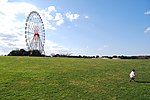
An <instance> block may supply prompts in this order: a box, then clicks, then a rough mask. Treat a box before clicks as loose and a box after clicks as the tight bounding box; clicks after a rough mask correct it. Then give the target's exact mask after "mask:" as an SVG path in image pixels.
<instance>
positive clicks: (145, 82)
mask: <svg viewBox="0 0 150 100" xmlns="http://www.w3.org/2000/svg"><path fill="white" fill-rule="evenodd" d="M135 82H137V83H143V84H150V82H148V81H135Z"/></svg>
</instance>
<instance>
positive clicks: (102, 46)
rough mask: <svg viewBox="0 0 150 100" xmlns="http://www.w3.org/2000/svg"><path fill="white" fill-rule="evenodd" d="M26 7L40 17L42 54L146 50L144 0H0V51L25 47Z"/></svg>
mask: <svg viewBox="0 0 150 100" xmlns="http://www.w3.org/2000/svg"><path fill="white" fill-rule="evenodd" d="M31 11H37V12H38V13H39V14H40V16H41V18H42V20H43V23H44V28H45V38H46V39H45V45H44V48H45V53H46V55H51V54H71V55H99V56H104V55H150V45H149V43H150V0H0V55H4V54H8V53H9V52H10V51H12V50H17V49H25V50H27V47H26V42H25V22H26V19H27V17H28V15H29V13H30V12H31Z"/></svg>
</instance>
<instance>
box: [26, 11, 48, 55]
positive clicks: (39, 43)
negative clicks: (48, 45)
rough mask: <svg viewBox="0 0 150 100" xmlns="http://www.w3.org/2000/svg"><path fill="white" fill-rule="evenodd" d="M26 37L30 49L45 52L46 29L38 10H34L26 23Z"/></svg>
mask: <svg viewBox="0 0 150 100" xmlns="http://www.w3.org/2000/svg"><path fill="white" fill-rule="evenodd" d="M25 39H26V46H27V48H28V50H39V51H40V53H41V54H43V53H44V44H45V29H44V24H43V21H42V19H41V17H40V15H39V13H38V12H36V11H32V12H31V13H30V14H29V15H28V17H27V19H26V23H25Z"/></svg>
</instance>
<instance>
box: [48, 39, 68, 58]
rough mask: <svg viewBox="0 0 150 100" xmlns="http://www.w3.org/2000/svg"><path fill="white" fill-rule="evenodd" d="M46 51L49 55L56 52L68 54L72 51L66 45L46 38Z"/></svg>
mask: <svg viewBox="0 0 150 100" xmlns="http://www.w3.org/2000/svg"><path fill="white" fill-rule="evenodd" d="M45 52H46V54H48V55H50V54H52V53H54V54H67V53H69V52H70V50H69V49H68V48H64V47H62V46H60V45H59V44H57V43H54V42H52V41H50V40H47V39H46V42H45Z"/></svg>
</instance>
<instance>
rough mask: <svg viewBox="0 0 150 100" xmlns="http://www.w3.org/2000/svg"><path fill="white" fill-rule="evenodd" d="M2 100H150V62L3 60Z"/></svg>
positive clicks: (0, 65) (0, 74) (0, 61)
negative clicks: (131, 79) (133, 72)
mask: <svg viewBox="0 0 150 100" xmlns="http://www.w3.org/2000/svg"><path fill="white" fill-rule="evenodd" d="M133 68H135V70H136V75H137V76H136V81H137V82H129V73H130V71H131V70H132V69H133ZM0 99H1V100H4V99H9V100H18V99H19V100H22V99H25V100H60V99H61V100H64V99H65V100H66V99H67V100H115V99H118V100H130V99H133V100H149V99H150V60H106V59H105V60H104V59H73V58H48V57H0Z"/></svg>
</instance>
